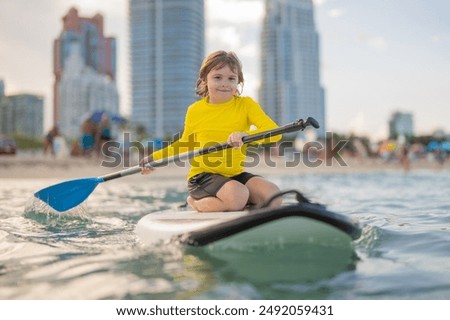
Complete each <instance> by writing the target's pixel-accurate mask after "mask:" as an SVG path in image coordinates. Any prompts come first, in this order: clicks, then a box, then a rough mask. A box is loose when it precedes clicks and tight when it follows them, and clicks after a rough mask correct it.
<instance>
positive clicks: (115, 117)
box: [89, 111, 127, 124]
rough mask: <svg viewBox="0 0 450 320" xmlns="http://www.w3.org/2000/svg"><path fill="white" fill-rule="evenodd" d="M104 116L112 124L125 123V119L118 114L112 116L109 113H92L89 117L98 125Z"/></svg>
mask: <svg viewBox="0 0 450 320" xmlns="http://www.w3.org/2000/svg"><path fill="white" fill-rule="evenodd" d="M104 115H107V116H108V117H109V120H110V121H111V122H113V123H125V122H127V119H126V118H124V117H122V116H121V115H119V114H113V113H111V112H109V111H94V112H92V113H91V115H90V117H89V118H90V119H91V120H92V121H93V122H94V123H96V124H99V123H100V122H101V121H102V118H103V116H104Z"/></svg>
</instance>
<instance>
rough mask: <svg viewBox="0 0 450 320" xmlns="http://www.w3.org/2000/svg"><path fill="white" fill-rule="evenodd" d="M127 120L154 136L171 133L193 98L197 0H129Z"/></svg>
mask: <svg viewBox="0 0 450 320" xmlns="http://www.w3.org/2000/svg"><path fill="white" fill-rule="evenodd" d="M129 14H130V17H129V22H130V33H131V34H130V42H131V43H130V51H131V82H132V83H131V85H132V89H131V95H132V97H131V100H132V101H131V102H132V111H131V120H132V122H133V123H134V124H135V125H137V126H141V127H144V128H145V131H146V133H147V134H148V135H150V136H151V137H154V138H163V137H168V136H172V135H173V134H175V133H178V132H180V131H181V130H182V129H183V125H184V115H185V112H186V108H187V107H188V106H189V105H190V104H191V103H192V102H194V101H195V100H196V99H197V97H196V95H195V83H196V81H197V78H198V70H199V68H200V65H201V62H202V60H203V58H204V45H205V44H204V43H205V40H204V39H205V36H204V33H205V31H204V24H205V22H204V20H205V19H204V3H203V0H164V1H163V0H130V2H129Z"/></svg>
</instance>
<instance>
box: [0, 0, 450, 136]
mask: <svg viewBox="0 0 450 320" xmlns="http://www.w3.org/2000/svg"><path fill="white" fill-rule="evenodd" d="M314 5H315V23H316V28H317V31H318V33H319V37H320V42H319V43H320V61H321V84H322V86H323V87H324V89H325V99H326V122H327V123H326V125H327V130H328V131H334V132H337V133H344V134H349V133H354V134H358V135H364V136H369V137H371V138H372V139H374V140H375V139H382V138H386V137H387V135H388V121H389V119H390V117H391V115H392V113H393V112H395V111H401V112H411V113H412V114H413V116H414V129H415V132H416V134H432V133H433V132H434V131H435V130H437V129H442V130H445V131H446V132H447V133H450V121H449V120H450V19H448V14H449V12H450V1H448V0H376V1H374V0H314ZM71 7H76V8H77V9H78V11H79V15H80V16H83V17H91V16H93V15H95V14H97V13H101V14H102V15H103V16H104V34H105V36H112V37H115V38H116V39H117V42H118V52H117V55H118V61H117V69H118V74H117V85H118V89H119V94H120V97H121V101H120V102H121V110H122V112H123V113H125V114H129V113H130V85H129V78H130V68H129V43H128V32H129V29H128V20H127V19H128V18H127V16H128V0H108V1H104V0H57V1H55V0H33V1H29V0H0V79H3V81H4V82H5V89H6V94H7V95H11V94H17V93H32V94H38V95H42V96H44V101H45V103H44V104H45V119H46V123H45V128H49V127H50V125H51V123H50V119H51V116H52V115H51V109H52V99H53V93H52V86H53V74H52V46H53V40H54V39H55V38H57V37H58V36H59V33H60V32H61V29H62V20H61V19H62V17H63V16H64V15H65V14H66V13H67V12H68V10H69V9H70V8H71ZM205 8H206V52H205V54H207V53H209V52H212V51H214V50H218V49H223V50H227V51H229V50H233V51H235V52H236V53H237V54H238V56H239V57H240V59H241V60H242V63H243V68H244V76H245V86H244V94H245V95H249V96H252V97H254V98H255V99H257V98H258V97H257V90H258V87H259V84H260V79H259V75H260V70H259V67H260V65H259V57H260V52H259V48H260V39H259V37H260V32H261V23H262V19H263V16H264V2H263V0H206V1H205ZM307 116H308V115H304V118H306V117H307ZM293 120H294V119H293ZM280 125H281V124H280Z"/></svg>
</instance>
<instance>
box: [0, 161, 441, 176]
mask: <svg viewBox="0 0 450 320" xmlns="http://www.w3.org/2000/svg"><path fill="white" fill-rule="evenodd" d="M343 160H344V162H345V164H344V165H343V164H342V163H338V162H337V161H336V160H335V159H334V160H333V161H332V162H331V163H326V162H325V161H320V160H316V161H315V162H312V163H304V162H302V161H293V160H289V159H287V158H284V157H270V158H259V159H252V160H251V161H249V168H248V171H250V172H253V173H256V174H261V175H266V176H270V175H279V174H292V173H293V172H295V173H296V174H298V173H305V174H308V173H311V174H317V173H352V172H369V171H402V170H403V171H404V169H403V168H402V166H401V164H400V163H399V162H398V161H391V162H386V161H384V160H382V159H372V158H367V159H355V158H344V159H343ZM136 164H137V162H134V163H133V162H131V163H130V166H133V165H136ZM125 168H126V167H124V166H123V165H119V166H114V167H111V166H108V165H105V163H102V159H99V158H65V159H55V158H51V157H43V156H1V157H0V178H9V179H11V178H15V179H34V178H36V179H41V178H56V179H76V178H83V177H96V176H101V175H104V174H108V173H112V172H117V171H120V170H123V169H125ZM449 169H450V166H449V164H444V165H443V166H439V165H437V164H436V163H434V162H430V161H427V160H417V161H413V162H411V166H410V170H449ZM187 171H188V168H187V166H185V167H182V166H180V165H179V164H178V165H177V164H174V163H173V164H170V165H168V166H167V167H162V168H158V169H157V170H156V171H155V173H153V175H154V177H155V179H157V178H158V179H163V178H166V177H167V178H168V177H170V178H171V179H176V178H177V177H179V178H180V179H184V178H185V176H186V174H187ZM134 176H136V177H139V175H138V174H136V175H134Z"/></svg>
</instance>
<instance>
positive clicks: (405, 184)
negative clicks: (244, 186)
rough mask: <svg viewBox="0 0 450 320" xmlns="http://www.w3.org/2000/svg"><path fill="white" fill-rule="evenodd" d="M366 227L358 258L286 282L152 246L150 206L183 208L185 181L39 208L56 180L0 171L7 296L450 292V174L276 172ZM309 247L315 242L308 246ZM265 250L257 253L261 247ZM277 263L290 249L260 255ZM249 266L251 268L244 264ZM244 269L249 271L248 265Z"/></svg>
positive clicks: (423, 295)
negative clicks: (139, 232)
mask: <svg viewBox="0 0 450 320" xmlns="http://www.w3.org/2000/svg"><path fill="white" fill-rule="evenodd" d="M268 178H269V179H270V180H272V181H274V182H275V183H277V184H278V185H279V186H280V187H281V188H282V189H292V188H295V189H298V190H301V191H302V192H303V193H304V194H305V195H306V196H308V197H309V198H311V199H312V200H314V201H317V202H320V203H323V204H326V205H327V208H328V209H329V210H332V211H335V212H338V213H341V214H344V215H347V216H350V217H352V218H354V219H356V220H357V221H359V223H360V225H361V226H362V231H363V232H362V236H361V238H360V239H358V240H357V241H355V242H354V258H353V260H352V262H351V263H350V264H346V265H339V264H338V263H336V264H333V263H329V262H325V263H328V266H329V267H330V268H331V269H330V268H328V271H327V272H323V273H321V272H317V269H320V268H321V267H323V265H322V264H321V263H320V261H319V262H317V264H316V265H314V264H313V265H311V264H308V257H309V255H308V254H306V253H305V252H303V251H302V250H299V249H298V248H297V249H293V250H292V252H291V253H290V254H292V255H298V256H299V257H300V258H301V259H302V260H303V261H302V264H301V265H299V266H298V276H295V277H292V279H284V280H283V281H278V280H273V281H272V280H270V276H269V277H267V278H264V279H262V280H261V279H254V278H253V277H252V276H251V275H252V274H253V272H252V268H254V269H255V270H258V265H252V264H251V263H247V264H246V265H245V266H244V265H243V264H242V261H243V260H246V261H247V262H248V260H249V259H245V257H243V256H241V257H240V256H239V254H236V255H231V256H229V257H228V258H227V259H222V260H217V259H215V258H213V257H211V256H210V255H208V253H207V252H206V251H205V250H204V249H194V250H183V249H180V248H179V247H174V246H167V245H158V246H154V247H147V246H143V245H142V244H141V243H140V242H139V239H137V237H136V235H135V232H134V229H135V226H136V223H137V222H138V220H139V219H140V218H141V217H143V216H144V215H146V214H148V213H151V212H154V211H158V210H162V209H167V208H176V207H177V206H178V205H179V204H181V203H182V202H184V199H185V197H186V191H185V184H184V182H183V180H181V179H176V178H168V179H164V181H161V179H158V177H157V175H152V176H146V177H141V176H139V177H127V178H123V179H118V180H115V181H111V182H108V183H103V184H100V185H99V186H98V187H97V189H96V190H95V191H94V192H93V193H92V195H91V196H90V198H89V199H88V201H87V202H86V204H83V205H82V206H81V207H79V208H77V209H76V210H74V211H73V212H71V214H70V215H69V214H63V215H58V214H52V213H48V212H46V210H44V209H43V208H40V207H39V206H37V204H36V202H35V201H34V200H33V196H32V195H33V193H34V192H35V191H36V190H39V189H41V188H44V187H46V186H49V185H52V184H54V183H57V182H59V181H58V180H55V179H17V180H14V179H0V219H1V226H0V288H1V291H0V299H167V300H171V299H324V300H326V299H340V300H342V299H343V300H347V299H420V300H428V299H450V276H449V270H450V197H449V194H450V173H449V172H448V171H432V170H430V171H425V170H424V171H411V172H409V173H404V172H402V171H386V172H383V171H381V172H368V173H352V172H348V173H333V174H331V173H330V174H325V173H320V174H315V173H314V171H313V170H311V172H308V173H296V172H295V171H294V169H293V170H292V172H290V174H289V175H271V176H269V177H268ZM305 250H307V249H305ZM253 254H256V255H258V252H256V253H253ZM260 256H261V257H262V258H263V259H265V261H263V263H264V264H267V265H277V264H283V260H284V259H283V258H282V257H273V256H264V253H261V255H260ZM244 268H247V269H245V270H244ZM237 270H240V271H243V272H239V271H237Z"/></svg>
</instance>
